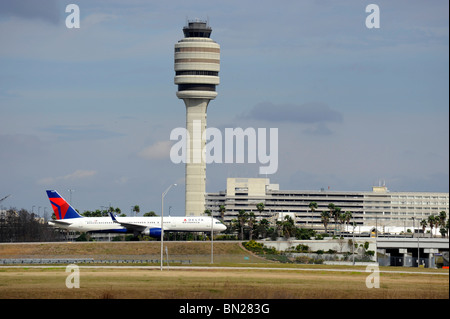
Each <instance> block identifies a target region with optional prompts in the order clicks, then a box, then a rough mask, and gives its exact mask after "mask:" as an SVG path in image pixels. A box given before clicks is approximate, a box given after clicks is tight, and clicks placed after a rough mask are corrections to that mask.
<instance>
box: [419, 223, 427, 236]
mask: <svg viewBox="0 0 450 319" xmlns="http://www.w3.org/2000/svg"><path fill="white" fill-rule="evenodd" d="M420 226H422V233H423V234H425V228H427V226H428V223H427V220H426V219H422V220H421V221H420Z"/></svg>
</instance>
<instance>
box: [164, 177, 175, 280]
mask: <svg viewBox="0 0 450 319" xmlns="http://www.w3.org/2000/svg"><path fill="white" fill-rule="evenodd" d="M172 186H177V184H172V185H170V186H169V187H167V189H166V190H165V191H164V192H163V193H162V195H161V271H162V270H163V257H164V250H163V247H164V196H166V194H167V192H168V191H169V190H170V189H171V188H172Z"/></svg>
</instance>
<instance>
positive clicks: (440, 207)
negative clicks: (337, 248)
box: [206, 178, 449, 234]
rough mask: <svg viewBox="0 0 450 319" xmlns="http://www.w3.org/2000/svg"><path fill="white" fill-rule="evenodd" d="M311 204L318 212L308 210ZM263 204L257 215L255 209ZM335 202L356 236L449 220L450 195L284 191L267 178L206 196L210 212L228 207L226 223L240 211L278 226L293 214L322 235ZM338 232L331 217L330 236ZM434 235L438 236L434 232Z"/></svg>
mask: <svg viewBox="0 0 450 319" xmlns="http://www.w3.org/2000/svg"><path fill="white" fill-rule="evenodd" d="M311 202H316V203H317V209H315V211H312V210H311V209H310V208H309V205H310V203H311ZM258 203H263V204H264V210H263V211H262V212H259V211H258V209H257V207H256V205H257V204H258ZM330 203H333V204H334V205H335V206H338V207H340V208H341V213H344V212H346V211H349V212H351V213H352V216H353V218H352V222H353V221H354V222H355V223H356V225H357V226H356V229H355V231H360V232H361V231H369V229H371V228H373V227H377V229H378V232H380V233H399V232H401V231H404V232H405V233H406V232H407V231H408V229H409V230H410V231H412V232H413V229H421V226H420V224H419V223H420V221H421V220H423V219H425V220H427V219H428V216H430V215H437V216H438V215H439V213H440V212H441V211H445V212H446V214H447V218H448V215H449V193H432V192H390V191H389V190H388V189H387V187H385V186H376V187H373V188H372V191H355V192H353V191H330V190H319V191H311V190H304V191H300V190H280V189H279V185H278V184H271V183H270V180H269V179H266V178H228V179H227V189H226V191H223V192H218V193H208V194H207V195H206V209H209V210H211V211H212V212H213V214H214V215H215V216H220V206H221V205H223V206H224V207H225V213H224V221H225V222H230V221H231V220H233V219H235V218H236V216H237V214H238V213H239V211H240V210H244V211H245V212H247V213H250V212H253V213H254V214H255V216H256V220H260V219H263V218H265V219H268V220H269V221H272V222H275V221H276V220H281V219H283V218H284V216H286V215H289V216H291V217H292V218H293V219H294V220H295V223H296V225H297V226H298V227H304V228H313V229H316V230H319V231H321V230H323V229H324V224H323V222H322V219H321V213H322V212H323V211H329V208H328V205H329V204H330ZM334 228H335V226H334V219H333V218H330V221H329V224H328V231H332V230H333V229H334ZM345 228H347V227H346V226H345V225H344V226H340V230H343V231H345V230H347V231H352V229H353V227H351V226H350V227H348V228H349V229H345ZM433 233H436V234H439V231H438V230H437V231H436V230H434V231H433Z"/></svg>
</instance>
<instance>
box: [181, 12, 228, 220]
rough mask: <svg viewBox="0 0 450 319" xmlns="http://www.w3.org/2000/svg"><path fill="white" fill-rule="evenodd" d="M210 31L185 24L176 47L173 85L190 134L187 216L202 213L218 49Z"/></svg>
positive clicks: (204, 25)
mask: <svg viewBox="0 0 450 319" xmlns="http://www.w3.org/2000/svg"><path fill="white" fill-rule="evenodd" d="M211 32H212V30H211V28H210V27H209V25H208V23H207V22H205V21H201V20H198V19H197V20H194V21H188V24H187V26H185V27H184V28H183V33H184V38H183V39H182V40H180V41H178V43H176V44H175V84H177V85H178V92H177V97H178V98H179V99H183V101H184V103H185V105H186V130H187V132H188V133H189V138H188V139H187V141H188V143H189V144H188V145H186V149H187V152H186V153H187V157H186V199H185V200H186V206H185V208H186V216H199V215H203V214H204V211H205V183H206V163H205V156H204V155H203V152H204V150H205V144H206V141H205V139H204V135H203V134H204V132H205V129H206V109H207V107H208V104H209V101H211V100H213V99H214V98H215V97H216V96H217V92H216V85H218V84H219V70H220V46H219V45H218V44H217V43H216V42H214V41H213V40H212V39H210V38H209V37H210V35H211Z"/></svg>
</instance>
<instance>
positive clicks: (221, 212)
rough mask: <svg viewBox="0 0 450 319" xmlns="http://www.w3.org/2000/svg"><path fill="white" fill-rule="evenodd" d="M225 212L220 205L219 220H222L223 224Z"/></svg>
mask: <svg viewBox="0 0 450 319" xmlns="http://www.w3.org/2000/svg"><path fill="white" fill-rule="evenodd" d="M225 211H226V209H225V206H224V205H220V206H219V212H220V218H221V219H222V222H223V219H224V218H225Z"/></svg>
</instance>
